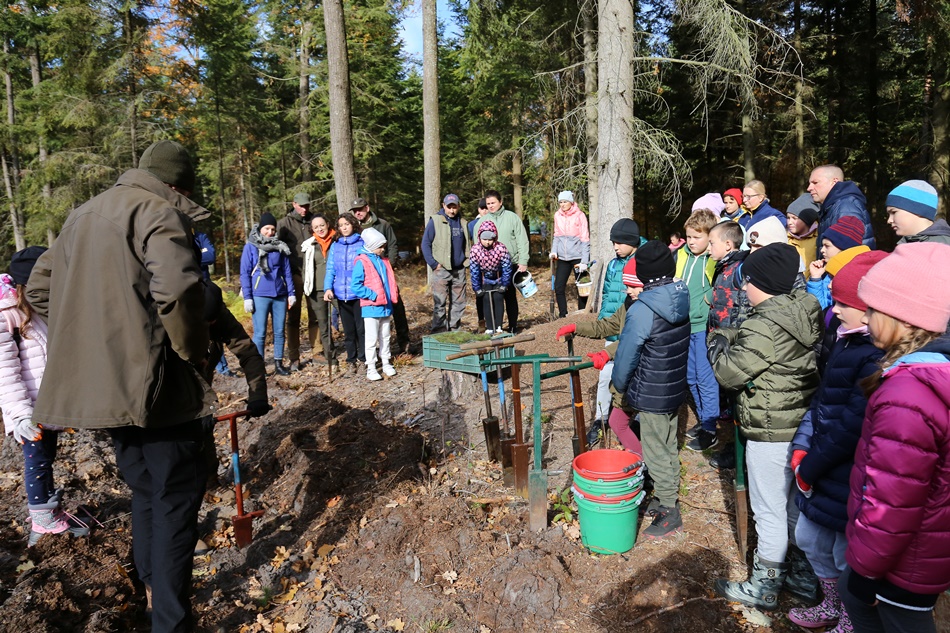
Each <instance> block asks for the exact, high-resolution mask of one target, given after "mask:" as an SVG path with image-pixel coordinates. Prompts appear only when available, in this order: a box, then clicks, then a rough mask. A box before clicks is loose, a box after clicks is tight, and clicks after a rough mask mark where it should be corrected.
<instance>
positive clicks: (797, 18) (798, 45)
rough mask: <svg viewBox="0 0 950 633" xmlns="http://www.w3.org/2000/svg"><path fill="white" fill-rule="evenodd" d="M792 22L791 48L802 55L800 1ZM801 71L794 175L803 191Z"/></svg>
mask: <svg viewBox="0 0 950 633" xmlns="http://www.w3.org/2000/svg"><path fill="white" fill-rule="evenodd" d="M793 20H794V23H795V24H794V28H795V35H794V37H793V39H792V46H793V47H795V50H796V51H798V54H799V56H801V54H802V3H801V0H795V6H794V8H793ZM801 73H802V70H801V69H798V72H797V74H796V76H795V173H796V174H798V189H797V190H802V191H803V190H804V189H805V187H806V186H807V183H808V175H807V174H806V173H805V108H804V104H803V103H802V98H803V95H802V92H803V91H804V89H805V85H804V82H803V81H802V74H801Z"/></svg>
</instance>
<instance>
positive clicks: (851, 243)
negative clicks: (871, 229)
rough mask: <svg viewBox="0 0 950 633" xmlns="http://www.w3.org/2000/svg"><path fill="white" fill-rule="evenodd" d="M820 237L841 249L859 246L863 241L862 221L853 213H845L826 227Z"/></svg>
mask: <svg viewBox="0 0 950 633" xmlns="http://www.w3.org/2000/svg"><path fill="white" fill-rule="evenodd" d="M821 237H822V239H826V240H828V241H830V242H831V243H832V244H834V245H835V246H837V247H838V248H839V249H841V250H843V251H846V250H848V249H849V248H854V247H855V246H861V242H863V241H864V222H862V221H861V220H860V219H858V218H856V217H854V216H853V215H846V216H844V217H842V218H840V219H839V220H838V221H837V222H835V223H834V224H832V225H831V226H830V227H828V230H826V231H825V232H824V234H823V235H822V236H821Z"/></svg>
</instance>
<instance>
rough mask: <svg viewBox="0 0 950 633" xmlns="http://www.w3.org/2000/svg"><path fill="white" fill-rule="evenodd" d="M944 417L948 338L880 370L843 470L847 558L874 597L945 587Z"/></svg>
mask: <svg viewBox="0 0 950 633" xmlns="http://www.w3.org/2000/svg"><path fill="white" fill-rule="evenodd" d="M948 411H950V335H944V336H943V337H941V338H940V339H938V340H936V341H934V342H932V343H930V344H929V345H927V346H925V347H924V348H923V349H921V350H920V351H918V352H917V353H914V354H910V355H908V356H905V357H903V358H901V359H899V360H898V361H897V362H896V363H894V364H893V365H891V366H890V367H888V368H886V370H885V372H884V377H883V380H882V382H881V385H880V387H878V389H877V390H876V391H875V392H874V393H872V394H871V397H870V398H869V399H868V406H867V410H866V413H865V416H864V425H863V428H862V429H861V439H860V441H859V442H858V448H857V451H856V452H855V455H854V468H853V469H852V471H851V496H850V498H849V499H848V526H847V530H846V534H847V537H848V552H847V560H848V565H850V566H851V568H852V570H854V572H856V573H857V574H860V575H861V576H864V577H866V578H868V579H877V582H876V584H877V593H878V594H879V595H882V596H886V595H888V594H893V593H894V589H895V588H896V589H897V590H898V591H899V590H905V591H909V592H913V593H916V594H927V595H935V594H938V593H940V592H942V591H945V590H946V589H948V588H950V414H948ZM897 601H898V602H900V601H901V600H897ZM904 603H905V604H906V603H907V602H904ZM931 604H932V603H931Z"/></svg>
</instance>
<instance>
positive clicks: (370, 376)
mask: <svg viewBox="0 0 950 633" xmlns="http://www.w3.org/2000/svg"><path fill="white" fill-rule="evenodd" d="M382 379H383V377H382V376H380V375H379V372H378V371H376V368H372V369H367V370H366V380H372V381H374V382H375V381H377V380H382Z"/></svg>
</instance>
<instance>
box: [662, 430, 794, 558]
mask: <svg viewBox="0 0 950 633" xmlns="http://www.w3.org/2000/svg"><path fill="white" fill-rule="evenodd" d="M791 446H792V443H791V442H754V441H752V440H749V441H748V442H747V443H746V449H745V458H746V464H747V465H748V470H749V503H750V504H751V505H752V514H753V515H754V516H755V533H756V535H757V536H758V539H759V545H758V551H759V557H760V558H762V559H764V560H767V561H771V562H776V563H781V562H782V561H784V560H785V554H786V553H787V552H788V541H789V538H792V539H794V535H795V524H796V523H797V522H798V506H796V505H795V495H794V493H793V491H792V486H793V485H795V484H794V482H795V475H794V474H793V473H792V467H791V465H790V464H789V462H790V460H791V458H792V454H791V453H792V449H791ZM649 463H650V462H647V465H648V466H649Z"/></svg>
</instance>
